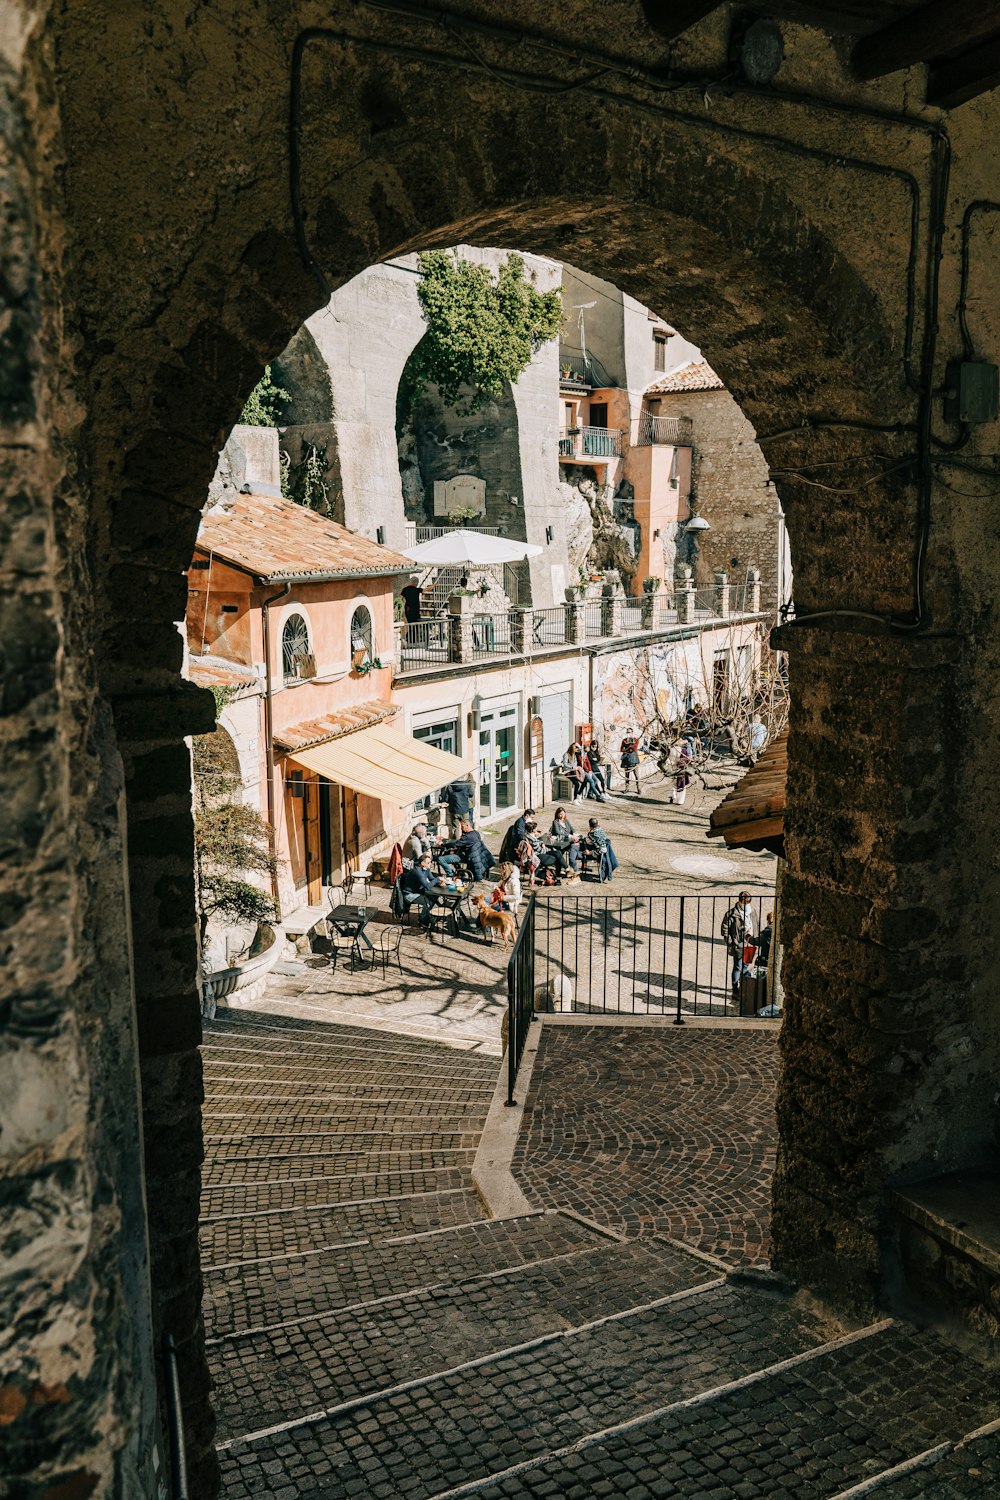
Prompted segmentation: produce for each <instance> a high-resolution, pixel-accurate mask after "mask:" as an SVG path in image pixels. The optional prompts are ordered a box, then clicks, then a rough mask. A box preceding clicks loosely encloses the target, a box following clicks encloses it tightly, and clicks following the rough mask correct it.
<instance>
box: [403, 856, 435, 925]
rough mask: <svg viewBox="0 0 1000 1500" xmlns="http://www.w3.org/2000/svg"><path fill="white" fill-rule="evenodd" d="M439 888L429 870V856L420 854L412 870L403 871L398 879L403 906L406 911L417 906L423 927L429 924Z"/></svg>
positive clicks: (432, 873)
mask: <svg viewBox="0 0 1000 1500" xmlns="http://www.w3.org/2000/svg"><path fill="white" fill-rule="evenodd" d="M440 888H441V882H440V880H439V879H438V877H437V876H436V875H435V874H434V872H433V870H432V869H431V857H430V855H429V854H422V855H421V856H420V859H419V861H418V862H417V864H415V865H414V866H413V868H412V870H404V871H403V873H402V875H400V877H399V889H400V891H401V892H402V895H403V905H404V906H405V908H406V909H407V910H409V908H410V907H411V906H419V908H420V920H421V922H422V923H423V925H424V926H425V927H427V926H428V925H429V924H430V920H431V907H432V906H435V905H436V904H437V901H438V893H439V891H440Z"/></svg>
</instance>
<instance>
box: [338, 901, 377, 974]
mask: <svg viewBox="0 0 1000 1500" xmlns="http://www.w3.org/2000/svg"><path fill="white" fill-rule="evenodd" d="M371 914H372V908H371V907H370V906H348V905H343V906H335V907H334V908H333V910H332V911H331V912H330V915H329V916H328V918H327V921H328V922H332V923H333V925H334V927H335V928H336V929H337V931H338V932H339V933H340V935H341V937H346V938H350V939H351V940H352V942H353V945H354V946H353V947H352V949H351V962H352V964H353V961H354V956H355V954H357V956H358V958H359V959H363V955H362V952H361V948H360V944H361V943H364V944H365V946H366V948H368V949H369V951H370V953H371V958H372V966H373V967H374V964H375V944H374V943H373V942H372V940H371V938H370V937H369V936H368V934H367V933H366V932H365V928H366V927H367V926H368V921H369V918H370V917H371Z"/></svg>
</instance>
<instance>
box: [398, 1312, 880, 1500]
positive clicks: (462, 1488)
mask: <svg viewBox="0 0 1000 1500" xmlns="http://www.w3.org/2000/svg"><path fill="white" fill-rule="evenodd" d="M894 1321H895V1320H894V1319H893V1318H884V1319H882V1321H881V1322H879V1323H870V1324H869V1325H868V1326H867V1327H866V1328H859V1329H856V1330H855V1331H854V1332H852V1333H846V1334H844V1335H842V1337H841V1338H838V1339H831V1340H830V1341H829V1342H828V1343H826V1344H818V1345H817V1346H816V1348H814V1349H806V1350H804V1351H803V1352H802V1353H801V1354H793V1355H791V1356H790V1357H789V1358H788V1359H782V1360H779V1361H778V1362H777V1364H773V1365H764V1366H762V1367H761V1369H759V1370H752V1371H751V1372H750V1374H749V1375H741V1376H739V1377H738V1378H737V1379H736V1380H727V1381H725V1382H724V1383H723V1384H722V1385H717V1386H713V1387H712V1388H711V1389H710V1390H707V1391H699V1392H698V1393H697V1394H696V1395H694V1396H685V1397H684V1398H683V1399H682V1400H680V1401H670V1402H668V1403H667V1404H666V1405H665V1406H659V1407H657V1408H656V1409H655V1410H654V1411H649V1412H643V1413H641V1414H640V1415H639V1416H637V1417H629V1419H628V1420H627V1421H625V1422H616V1423H614V1424H613V1425H612V1426H611V1427H604V1428H601V1429H600V1430H599V1431H596V1432H589V1433H586V1434H585V1435H584V1436H583V1437H582V1438H577V1440H576V1442H574V1443H567V1444H566V1445H565V1446H564V1447H561V1448H552V1449H550V1450H549V1451H548V1452H547V1453H540V1454H536V1455H535V1457H533V1458H526V1459H524V1460H522V1462H521V1463H518V1464H511V1465H510V1466H509V1467H508V1468H506V1469H498V1470H497V1471H496V1473H494V1474H484V1475H483V1476H482V1477H481V1478H480V1479H471V1480H469V1481H467V1482H466V1483H465V1484H460V1485H456V1486H454V1487H453V1488H451V1489H447V1490H437V1491H435V1493H434V1494H433V1495H428V1496H427V1497H426V1500H460V1497H461V1496H465V1495H475V1494H477V1493H479V1492H480V1491H482V1490H485V1489H489V1488H492V1487H493V1486H494V1485H498V1484H503V1483H504V1482H505V1481H506V1480H508V1479H516V1478H517V1476H518V1475H520V1474H527V1473H529V1472H530V1471H531V1470H532V1469H537V1468H540V1467H541V1466H542V1464H548V1463H552V1462H553V1460H559V1459H564V1458H569V1457H570V1456H571V1455H572V1454H574V1453H582V1452H585V1451H586V1450H587V1449H588V1448H595V1447H597V1446H598V1445H599V1444H601V1443H604V1442H607V1440H608V1439H609V1438H613V1437H618V1436H620V1435H621V1434H622V1433H625V1432H634V1431H636V1430H637V1429H638V1428H640V1427H645V1426H647V1425H648V1424H650V1423H652V1422H657V1421H660V1420H662V1418H664V1417H669V1416H671V1415H672V1414H673V1413H674V1412H678V1411H686V1410H689V1409H690V1408H692V1407H696V1406H706V1405H708V1404H709V1403H710V1402H712V1401H716V1400H718V1399H719V1397H720V1396H728V1395H729V1394H730V1393H731V1392H733V1391H740V1390H745V1389H746V1387H747V1386H752V1385H756V1384H758V1383H759V1382H761V1381H763V1380H768V1379H770V1378H771V1377H772V1376H773V1375H781V1374H784V1372H785V1371H786V1370H792V1369H794V1368H795V1367H796V1366H797V1365H804V1364H809V1363H810V1362H811V1361H813V1360H815V1359H821V1358H822V1357H823V1356H824V1355H826V1354H830V1353H832V1352H833V1351H834V1350H837V1349H843V1348H845V1347H846V1346H847V1345H849V1344H857V1343H860V1342H861V1341H862V1340H863V1339H868V1338H873V1337H875V1336H876V1335H877V1334H879V1333H884V1332H885V1330H886V1329H887V1328H891V1327H892V1326H893V1324H894Z"/></svg>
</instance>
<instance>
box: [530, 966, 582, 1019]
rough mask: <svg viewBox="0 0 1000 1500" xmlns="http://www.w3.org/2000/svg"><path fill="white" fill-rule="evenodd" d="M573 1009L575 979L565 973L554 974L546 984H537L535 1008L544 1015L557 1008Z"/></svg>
mask: <svg viewBox="0 0 1000 1500" xmlns="http://www.w3.org/2000/svg"><path fill="white" fill-rule="evenodd" d="M572 1009H573V981H572V980H571V979H568V978H567V977H566V975H565V974H554V975H553V976H552V978H551V979H549V980H548V981H547V982H546V983H545V984H539V985H536V986H535V1010H536V1011H538V1012H541V1013H542V1014H543V1015H544V1014H548V1013H550V1012H552V1011H557V1010H572Z"/></svg>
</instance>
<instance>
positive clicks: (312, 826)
mask: <svg viewBox="0 0 1000 1500" xmlns="http://www.w3.org/2000/svg"><path fill="white" fill-rule="evenodd" d="M319 807H320V803H319V781H318V780H317V778H316V777H315V776H310V777H309V778H308V780H307V781H306V794H305V797H304V798H303V802H302V818H303V824H304V828H305V837H304V839H303V844H304V846H305V851H306V900H307V901H308V902H309V905H310V906H316V905H318V904H319V902H321V901H322V899H323V841H322V837H321V834H320V822H319Z"/></svg>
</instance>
